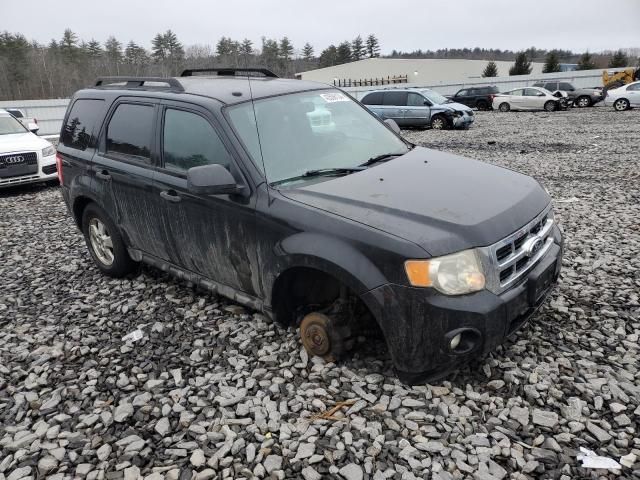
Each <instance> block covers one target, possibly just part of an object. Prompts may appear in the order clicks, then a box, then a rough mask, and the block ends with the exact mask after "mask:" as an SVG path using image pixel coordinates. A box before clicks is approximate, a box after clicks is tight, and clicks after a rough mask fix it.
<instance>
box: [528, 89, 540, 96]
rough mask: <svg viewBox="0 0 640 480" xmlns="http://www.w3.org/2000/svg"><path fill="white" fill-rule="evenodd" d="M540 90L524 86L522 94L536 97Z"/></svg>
mask: <svg viewBox="0 0 640 480" xmlns="http://www.w3.org/2000/svg"><path fill="white" fill-rule="evenodd" d="M540 93H541V92H540V90H536V89H534V88H525V89H524V95H525V97H538V96H540Z"/></svg>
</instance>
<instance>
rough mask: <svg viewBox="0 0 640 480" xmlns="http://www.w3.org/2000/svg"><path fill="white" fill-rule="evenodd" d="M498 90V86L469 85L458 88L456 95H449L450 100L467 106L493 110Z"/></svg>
mask: <svg viewBox="0 0 640 480" xmlns="http://www.w3.org/2000/svg"><path fill="white" fill-rule="evenodd" d="M496 93H500V92H499V91H498V87H496V86H487V87H469V88H463V89H462V90H458V91H457V92H456V94H455V95H451V96H448V97H447V98H449V99H450V100H453V101H454V102H457V103H462V104H463V105H466V106H467V107H471V108H477V109H478V110H491V109H492V108H493V107H492V105H493V97H494V95H495V94H496Z"/></svg>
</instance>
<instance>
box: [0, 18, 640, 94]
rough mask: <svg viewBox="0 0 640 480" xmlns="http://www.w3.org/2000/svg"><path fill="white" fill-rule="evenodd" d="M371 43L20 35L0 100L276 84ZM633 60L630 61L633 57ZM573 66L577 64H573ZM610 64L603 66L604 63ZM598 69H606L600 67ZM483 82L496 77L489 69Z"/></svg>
mask: <svg viewBox="0 0 640 480" xmlns="http://www.w3.org/2000/svg"><path fill="white" fill-rule="evenodd" d="M380 50H381V46H380V42H379V40H378V38H377V37H376V35H374V34H369V35H367V36H366V37H364V38H363V37H362V36H361V35H358V36H356V37H355V38H354V39H353V40H344V41H342V42H339V43H337V45H336V44H332V45H329V46H328V47H327V48H325V49H323V50H322V51H320V52H319V53H318V54H316V52H315V49H314V47H313V45H311V44H310V43H308V42H307V43H305V44H304V45H303V46H302V48H299V49H298V48H296V47H295V46H294V45H293V43H292V42H291V40H290V39H289V38H288V37H287V36H284V37H282V38H280V39H275V38H266V37H262V39H261V42H260V43H259V45H254V42H253V41H251V40H249V39H247V38H245V39H242V40H238V39H232V38H228V37H222V38H220V39H218V41H217V42H216V43H215V45H210V44H196V45H189V46H185V45H183V44H182V42H180V40H179V39H178V37H177V35H176V34H175V33H174V32H172V31H171V30H167V31H166V32H160V33H158V34H156V35H155V36H154V37H153V39H152V40H151V49H147V48H145V47H144V46H142V45H140V44H137V43H136V42H134V41H129V42H128V43H123V42H121V41H120V40H118V39H117V38H115V37H114V36H110V37H109V38H107V40H106V41H105V42H103V43H100V42H98V41H97V40H94V39H91V40H89V41H85V40H82V39H80V38H79V37H78V35H77V34H75V33H74V32H73V31H72V30H70V29H66V30H65V31H64V33H63V34H62V37H61V38H60V39H53V40H51V42H49V43H48V44H46V45H45V44H41V43H38V42H36V41H30V40H28V39H27V38H26V37H25V36H24V35H22V34H20V33H10V32H8V31H5V32H2V33H0V100H14V99H39V98H66V97H68V96H69V95H71V93H73V92H74V91H75V90H77V89H79V88H82V87H85V86H87V85H90V84H91V83H92V82H93V81H94V80H95V79H96V77H99V76H105V75H149V76H169V75H177V74H179V73H180V72H181V71H182V70H183V69H184V68H213V67H229V66H232V67H251V66H264V67H267V68H269V69H271V70H272V71H274V72H275V73H276V74H278V75H279V76H282V77H293V76H294V74H295V73H296V72H303V71H306V70H312V69H315V68H318V67H330V66H333V65H339V64H343V63H348V62H352V61H357V60H361V59H364V58H376V57H379V56H380ZM637 53H638V52H635V54H634V55H637ZM634 55H632V52H631V51H629V52H627V53H625V52H623V51H619V52H615V53H611V52H609V53H597V54H595V53H594V54H590V53H588V52H587V53H584V54H582V55H579V54H575V53H573V52H571V51H568V50H553V51H550V52H549V51H546V50H540V49H536V48H534V47H532V48H530V49H528V50H526V51H524V52H512V51H510V50H499V49H481V48H473V49H468V48H465V49H442V50H435V51H432V50H425V51H423V50H416V51H414V52H411V53H404V52H399V51H397V50H393V51H392V53H391V55H390V56H389V57H391V58H466V59H487V58H492V59H495V60H512V61H515V63H514V66H513V68H512V72H513V73H512V74H514V75H518V74H520V75H521V74H526V73H528V72H530V68H531V61H532V60H535V59H539V58H545V59H546V65H545V69H547V70H548V71H557V70H555V69H559V63H560V61H562V62H566V63H576V62H578V64H579V68H585V69H586V68H587V67H588V68H594V66H595V68H600V67H603V66H606V65H609V66H618V65H628V64H631V63H632V62H633V61H635V60H633V59H631V57H632V56H634ZM571 60H575V62H571ZM607 62H608V63H607ZM603 63H604V64H603ZM485 74H486V76H491V75H492V74H493V75H497V68H495V64H493V66H492V63H491V62H490V63H489V64H488V65H487V69H485Z"/></svg>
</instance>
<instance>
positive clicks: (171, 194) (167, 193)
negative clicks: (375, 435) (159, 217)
mask: <svg viewBox="0 0 640 480" xmlns="http://www.w3.org/2000/svg"><path fill="white" fill-rule="evenodd" d="M160 196H161V197H162V198H163V199H165V200H166V201H168V202H174V203H177V202H179V201H180V200H182V198H180V195H178V193H177V192H176V191H175V190H163V191H161V192H160Z"/></svg>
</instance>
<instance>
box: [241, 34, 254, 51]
mask: <svg viewBox="0 0 640 480" xmlns="http://www.w3.org/2000/svg"><path fill="white" fill-rule="evenodd" d="M240 53H241V54H243V55H251V54H252V53H253V42H252V41H251V40H249V39H248V38H245V39H244V40H242V43H241V44H240Z"/></svg>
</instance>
